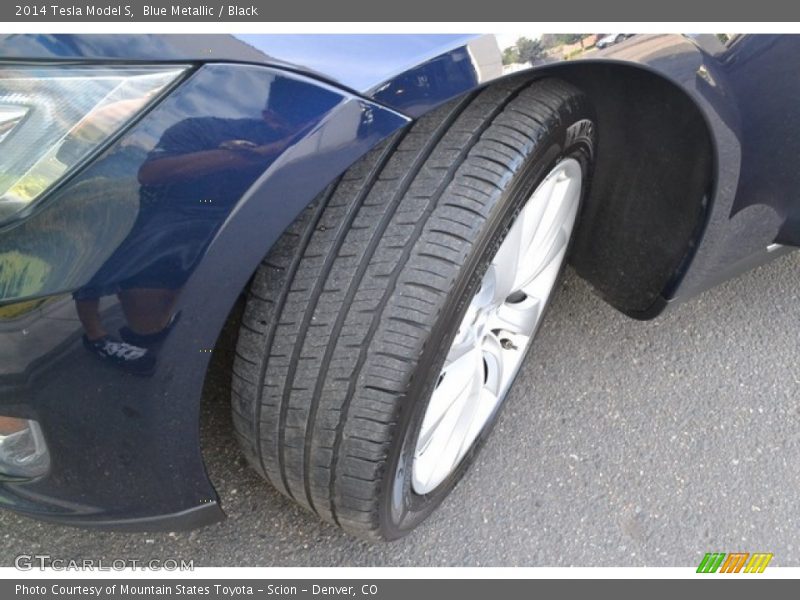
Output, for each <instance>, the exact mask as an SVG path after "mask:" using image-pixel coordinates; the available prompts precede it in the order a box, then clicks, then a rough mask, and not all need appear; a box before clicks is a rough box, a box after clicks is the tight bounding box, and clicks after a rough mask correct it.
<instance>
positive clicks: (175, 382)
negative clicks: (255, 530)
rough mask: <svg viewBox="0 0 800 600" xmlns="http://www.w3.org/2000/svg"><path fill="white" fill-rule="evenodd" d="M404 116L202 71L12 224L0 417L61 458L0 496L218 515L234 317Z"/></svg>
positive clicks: (135, 513) (312, 89)
mask: <svg viewBox="0 0 800 600" xmlns="http://www.w3.org/2000/svg"><path fill="white" fill-rule="evenodd" d="M406 122H407V120H406V119H404V118H403V117H400V116H399V115H397V114H395V113H393V112H391V111H386V110H385V109H381V108H380V107H378V106H377V105H373V104H371V103H369V102H367V101H363V100H360V99H358V98H355V97H353V96H352V95H349V94H347V93H346V92H341V91H338V90H336V89H335V88H331V87H329V86H326V85H320V84H319V83H318V82H314V81H312V80H307V79H304V78H302V77H298V76H295V75H288V74H284V73H282V72H280V71H275V70H272V69H268V68H264V67H257V66H244V65H208V66H205V67H201V68H199V69H198V70H197V71H196V72H195V73H194V74H193V75H192V76H191V77H190V78H189V79H188V80H187V81H186V82H185V83H184V84H183V85H182V86H181V87H179V88H178V89H176V90H175V91H174V92H173V93H172V94H171V95H170V96H169V97H168V98H166V99H165V100H164V101H162V103H161V104H159V105H158V106H157V107H155V108H154V109H153V110H152V111H151V112H150V113H149V114H147V115H146V116H144V118H143V119H142V120H141V121H140V122H139V123H138V124H136V125H135V126H134V127H133V128H132V129H131V130H130V131H129V132H127V133H126V134H125V135H124V136H123V137H122V138H121V139H119V140H118V141H117V142H116V143H115V144H114V145H113V146H112V147H111V148H110V149H108V150H107V151H106V152H105V153H104V154H103V155H101V156H99V157H98V158H97V159H96V160H95V161H94V162H93V163H92V164H91V165H90V166H89V167H87V168H86V169H85V170H84V171H82V172H81V173H80V174H79V175H78V176H77V177H75V178H74V179H73V180H72V181H71V182H69V183H68V184H67V185H65V186H64V187H63V189H61V190H59V191H58V192H57V193H56V194H53V195H52V197H50V198H47V199H45V201H43V203H42V204H41V205H40V206H39V207H38V208H37V211H36V212H35V213H34V214H33V215H31V216H30V217H29V218H27V219H25V220H24V221H21V222H18V223H16V224H14V225H12V226H9V227H7V228H6V229H5V230H4V231H3V232H2V235H0V256H11V255H13V256H14V260H13V261H8V264H9V265H11V266H12V268H14V269H17V271H16V276H15V280H20V281H22V283H24V285H15V286H12V287H9V288H7V290H8V291H9V292H10V293H9V294H8V295H7V296H6V298H5V299H4V301H3V304H2V305H0V414H3V415H9V416H20V417H31V418H35V419H38V420H39V421H40V423H41V425H42V429H43V431H44V434H45V437H46V439H47V441H48V443H49V445H50V452H51V455H52V465H51V471H50V473H49V475H48V476H45V477H43V478H40V479H38V480H35V481H30V482H10V481H6V482H5V483H3V484H2V485H0V503H2V504H4V505H6V506H9V507H13V508H15V509H16V510H19V511H22V512H25V513H29V514H36V515H37V516H39V517H42V518H55V519H58V520H65V521H68V522H71V523H75V522H82V523H92V524H95V525H111V524H113V525H114V526H123V527H124V526H126V525H125V523H130V522H132V520H133V522H136V520H137V519H146V520H148V521H149V520H152V519H156V520H158V518H159V516H160V515H166V514H169V515H172V516H171V517H170V525H169V527H170V528H172V527H180V523H184V522H186V523H191V524H193V525H197V524H200V523H202V522H207V521H209V520H215V519H218V518H219V517H220V512H219V509H218V507H217V506H216V495H215V493H214V491H213V488H212V487H211V485H210V483H209V482H208V479H207V477H206V475H205V472H204V469H203V463H202V457H201V455H200V448H199V441H198V439H197V436H198V427H197V423H198V412H199V406H198V404H197V398H198V397H199V393H200V388H201V386H202V372H203V371H204V370H205V366H206V364H207V362H208V359H209V356H210V354H209V352H210V350H211V349H212V348H213V346H214V342H215V340H216V337H217V335H218V333H219V329H220V328H221V326H222V323H223V322H224V318H225V315H226V314H227V312H228V311H229V310H230V307H231V306H232V305H233V303H234V302H235V300H236V298H237V296H238V295H239V293H240V291H241V290H242V289H243V288H244V286H245V285H246V282H247V279H248V278H249V277H250V275H251V274H252V272H253V270H254V269H255V267H256V265H257V264H258V262H259V261H260V260H261V258H263V256H264V254H265V252H266V251H267V250H268V248H269V247H270V246H271V245H272V243H273V242H274V241H275V239H276V238H277V236H278V235H280V233H281V232H282V231H283V230H284V229H285V228H286V226H287V225H288V224H289V223H291V221H292V220H293V219H294V218H295V217H296V215H297V214H298V213H299V211H301V210H302V209H303V208H304V207H305V206H306V205H307V204H308V203H309V202H310V201H311V200H312V199H313V198H314V196H315V195H316V194H317V193H319V192H320V191H321V189H322V187H324V185H325V182H327V181H330V180H331V179H333V178H334V177H336V176H337V175H338V174H339V173H340V172H341V170H343V169H344V168H345V167H346V166H347V165H349V164H351V163H352V162H353V161H354V160H356V159H357V158H358V157H359V156H360V155H361V154H363V153H364V152H366V151H367V150H368V149H369V148H371V147H372V146H373V145H374V144H376V143H378V142H379V141H380V140H382V139H383V138H385V137H386V136H387V135H389V134H390V133H391V132H393V131H395V130H396V129H397V128H398V127H402V126H403V125H404V124H405V123H406ZM308 173H314V174H315V177H308V176H307V174H308ZM234 213H237V214H238V215H239V218H238V219H235V220H232V214H234ZM104 336H109V337H108V338H104ZM98 339H106V340H109V339H110V340H111V341H112V342H113V343H114V344H116V346H115V347H112V348H109V349H108V350H109V352H108V354H111V353H114V354H116V356H102V353H101V352H98V351H97V348H92V347H91V344H90V343H89V342H91V341H93V340H98ZM123 344H125V345H123ZM143 357H146V358H143ZM119 358H127V359H131V358H133V359H134V360H133V361H130V362H136V359H138V362H137V365H136V366H135V367H131V364H130V362H129V363H127V364H126V363H124V362H122V361H121V360H118V359H119ZM198 374H199V376H198ZM143 375H144V376H143ZM122 521H124V523H122ZM134 526H135V525H134Z"/></svg>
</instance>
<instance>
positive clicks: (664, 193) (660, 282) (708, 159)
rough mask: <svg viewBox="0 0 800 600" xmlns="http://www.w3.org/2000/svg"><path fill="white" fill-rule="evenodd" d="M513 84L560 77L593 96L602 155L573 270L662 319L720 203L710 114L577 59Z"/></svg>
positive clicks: (660, 84)
mask: <svg viewBox="0 0 800 600" xmlns="http://www.w3.org/2000/svg"><path fill="white" fill-rule="evenodd" d="M514 76H518V77H557V78H560V79H564V80H566V81H568V82H570V83H572V84H573V85H575V86H577V87H579V88H580V89H582V90H583V91H584V92H585V93H586V94H587V95H588V97H589V99H590V101H591V103H592V105H593V106H594V108H595V112H596V119H597V132H598V148H597V157H596V164H595V169H594V173H593V176H592V180H591V187H590V189H589V192H588V195H587V197H586V199H585V202H584V207H583V211H582V216H581V221H580V224H579V226H578V229H577V231H576V233H575V236H576V238H575V242H574V246H573V250H572V255H571V258H570V262H571V264H572V265H573V267H574V268H575V270H576V271H577V273H578V274H579V275H580V276H581V277H582V278H583V279H585V280H586V281H587V282H588V283H590V284H591V285H592V287H593V288H594V289H595V290H596V291H597V292H598V293H599V295H600V296H601V297H602V298H603V299H604V300H606V301H607V302H608V303H609V304H611V305H612V306H613V307H615V308H616V309H618V310H620V311H621V312H623V313H625V314H627V315H629V316H632V317H634V318H639V319H649V318H652V317H655V316H656V315H657V314H658V313H660V312H661V310H662V309H663V308H664V307H665V305H666V301H667V300H668V299H669V298H670V297H671V296H672V292H673V291H674V290H675V288H676V287H677V285H678V284H679V283H680V279H681V276H682V274H683V273H684V272H685V270H686V268H687V267H688V264H689V262H690V261H691V259H692V257H693V255H694V251H695V249H696V248H697V246H698V244H699V241H700V238H701V237H702V234H703V231H704V227H705V224H706V221H707V217H708V214H709V212H710V208H711V202H712V199H713V196H714V185H715V169H714V165H715V162H716V156H715V146H714V142H713V136H712V132H711V128H710V126H709V124H708V122H707V120H706V119H705V117H704V115H703V112H702V110H701V109H700V107H699V106H698V105H697V103H696V102H695V101H694V99H693V98H692V97H691V96H690V95H689V94H688V93H686V91H684V89H682V88H681V87H680V86H679V85H678V84H676V83H674V82H673V81H671V80H669V79H667V78H665V77H664V76H662V75H660V74H658V73H656V72H654V71H652V70H650V69H648V68H646V67H643V66H641V65H638V64H634V63H625V62H606V61H575V62H572V63H558V64H555V65H553V66H545V67H543V68H540V69H537V70H535V71H533V72H528V73H525V74H521V75H514ZM490 85H491V84H490Z"/></svg>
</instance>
